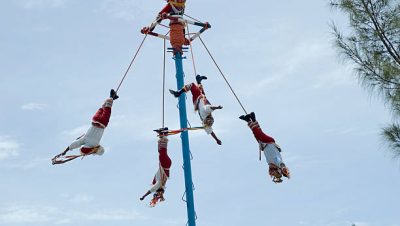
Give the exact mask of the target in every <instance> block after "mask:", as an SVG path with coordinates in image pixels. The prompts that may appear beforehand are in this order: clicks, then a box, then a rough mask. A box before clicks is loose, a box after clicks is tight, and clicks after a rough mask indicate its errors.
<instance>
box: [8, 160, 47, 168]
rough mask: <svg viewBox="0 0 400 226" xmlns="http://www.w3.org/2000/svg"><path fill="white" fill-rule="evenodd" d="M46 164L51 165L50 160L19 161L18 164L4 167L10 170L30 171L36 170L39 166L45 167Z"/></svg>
mask: <svg viewBox="0 0 400 226" xmlns="http://www.w3.org/2000/svg"><path fill="white" fill-rule="evenodd" d="M45 164H50V158H34V159H30V160H26V161H19V162H16V163H7V164H6V165H2V166H4V167H5V168H9V169H21V170H28V169H32V168H36V167H38V166H43V165H45Z"/></svg>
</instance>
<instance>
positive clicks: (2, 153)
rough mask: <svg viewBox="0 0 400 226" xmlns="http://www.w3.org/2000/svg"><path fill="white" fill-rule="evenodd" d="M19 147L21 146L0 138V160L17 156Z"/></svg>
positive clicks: (15, 142)
mask: <svg viewBox="0 0 400 226" xmlns="http://www.w3.org/2000/svg"><path fill="white" fill-rule="evenodd" d="M20 146H21V145H20V144H19V143H18V142H17V141H14V140H11V139H9V138H7V137H1V136H0V160H4V159H6V158H9V157H13V156H18V155H19V153H18V150H19V147H20Z"/></svg>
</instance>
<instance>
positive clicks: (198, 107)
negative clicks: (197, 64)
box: [169, 75, 222, 145]
mask: <svg viewBox="0 0 400 226" xmlns="http://www.w3.org/2000/svg"><path fill="white" fill-rule="evenodd" d="M203 79H207V77H206V76H200V75H197V76H196V81H197V84H195V83H191V84H187V85H185V86H184V87H183V88H182V89H180V90H178V91H174V90H169V92H170V93H171V94H172V95H174V96H175V97H179V96H180V95H181V94H182V93H186V92H189V91H190V92H191V93H192V100H193V106H194V110H195V111H197V112H198V113H199V117H200V120H201V122H202V123H203V127H204V131H206V133H207V134H210V135H211V136H212V137H213V138H214V140H215V141H216V142H217V144H218V145H221V144H222V142H221V140H220V139H218V137H217V136H216V135H215V133H214V131H213V129H212V125H213V124H214V117H213V116H212V112H213V111H214V110H216V109H222V106H221V105H218V106H214V105H211V104H210V101H208V99H207V97H206V95H205V93H204V89H203V85H202V84H201V81H202V80H203Z"/></svg>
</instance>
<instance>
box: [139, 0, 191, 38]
mask: <svg viewBox="0 0 400 226" xmlns="http://www.w3.org/2000/svg"><path fill="white" fill-rule="evenodd" d="M166 2H167V5H165V7H164V8H163V9H162V10H161V11H160V12H159V13H158V15H157V17H156V19H155V21H154V22H153V23H152V24H151V25H150V26H148V27H144V28H143V29H142V33H144V34H146V33H148V32H150V31H153V30H154V28H155V27H156V26H157V24H159V23H161V21H162V20H163V19H165V18H166V16H176V15H178V16H183V14H184V12H185V4H186V0H166Z"/></svg>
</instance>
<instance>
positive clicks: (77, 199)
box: [71, 194, 94, 204]
mask: <svg viewBox="0 0 400 226" xmlns="http://www.w3.org/2000/svg"><path fill="white" fill-rule="evenodd" d="M93 199H94V198H93V197H92V196H90V195H87V194H77V195H75V196H74V197H72V199H71V202H73V203H76V204H82V203H89V202H91V201H93Z"/></svg>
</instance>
